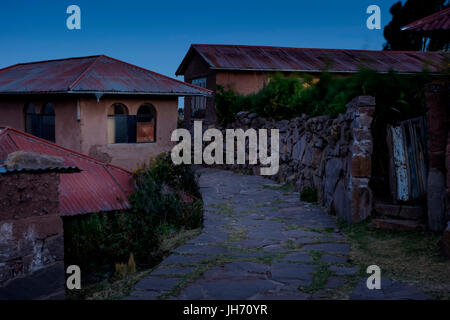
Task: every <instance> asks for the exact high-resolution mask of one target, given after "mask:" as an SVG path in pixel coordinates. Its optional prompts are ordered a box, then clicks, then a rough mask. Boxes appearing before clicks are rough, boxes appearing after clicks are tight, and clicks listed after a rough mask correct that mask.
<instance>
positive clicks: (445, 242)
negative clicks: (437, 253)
mask: <svg viewBox="0 0 450 320" xmlns="http://www.w3.org/2000/svg"><path fill="white" fill-rule="evenodd" d="M441 248H442V253H443V254H444V255H445V256H446V257H447V258H450V222H448V223H447V228H446V229H445V231H444V233H443V234H442V238H441Z"/></svg>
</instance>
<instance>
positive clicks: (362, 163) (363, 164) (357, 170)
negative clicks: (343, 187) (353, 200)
mask: <svg viewBox="0 0 450 320" xmlns="http://www.w3.org/2000/svg"><path fill="white" fill-rule="evenodd" d="M351 163H352V176H353V177H356V178H369V177H371V176H372V159H371V157H370V156H369V157H364V156H354V157H353V158H352V162H351Z"/></svg>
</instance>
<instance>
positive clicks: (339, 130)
mask: <svg viewBox="0 0 450 320" xmlns="http://www.w3.org/2000/svg"><path fill="white" fill-rule="evenodd" d="M374 111H375V99H374V98H373V97H369V96H360V97H357V98H355V99H354V100H352V101H351V102H350V103H349V104H348V105H347V112H346V113H345V114H341V115H340V116H339V117H338V118H336V119H331V118H330V117H328V116H319V117H312V118H311V117H307V116H306V115H303V116H302V117H300V118H295V119H292V120H281V121H269V120H266V119H264V118H260V117H258V116H257V115H256V114H251V113H248V112H240V113H238V114H237V116H236V121H235V122H234V123H232V124H231V125H229V126H228V127H227V128H233V129H237V128H241V129H244V130H247V129H248V128H254V129H261V128H266V129H276V128H278V129H279V133H280V169H279V171H278V174H277V175H275V176H268V177H270V178H272V179H275V180H277V181H280V182H286V183H291V184H294V185H295V186H296V188H297V189H298V190H299V191H301V190H302V189H303V188H305V187H313V188H316V190H317V195H318V199H319V201H320V202H321V203H323V204H324V205H325V206H326V207H327V208H329V210H330V211H331V212H333V213H336V214H337V215H338V216H339V217H340V218H342V219H344V220H346V221H347V222H348V223H354V222H359V221H362V220H364V219H365V218H366V217H368V216H369V215H370V214H371V211H372V191H371V189H370V187H369V180H370V177H371V156H372V147H373V146H372V144H373V142H372V135H371V130H370V127H371V123H372V115H373V113H374ZM221 129H222V130H224V129H223V128H221ZM220 167H222V168H223V167H228V168H229V169H233V170H240V171H249V170H251V171H253V172H254V173H257V172H258V167H257V166H253V165H248V164H245V165H220Z"/></svg>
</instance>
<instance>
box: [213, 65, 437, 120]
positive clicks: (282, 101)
mask: <svg viewBox="0 0 450 320" xmlns="http://www.w3.org/2000/svg"><path fill="white" fill-rule="evenodd" d="M427 81H429V76H428V74H427V73H426V72H423V73H421V74H417V75H399V74H398V73H395V72H389V73H388V74H379V73H377V72H375V71H373V70H367V69H366V70H360V71H359V72H358V73H356V74H354V75H352V76H348V77H342V76H333V75H331V74H330V73H329V72H326V71H324V72H323V73H322V74H321V75H320V77H319V78H318V79H317V80H316V81H313V79H312V77H311V76H309V75H300V76H299V75H297V76H290V77H283V76H282V75H279V74H277V75H275V76H274V77H272V78H271V79H270V82H269V84H268V85H267V86H266V87H264V88H263V89H262V90H260V91H259V92H258V93H256V94H252V95H248V96H242V95H239V94H236V93H234V92H233V91H229V90H224V89H223V88H219V90H218V91H217V94H216V102H215V103H216V104H215V107H216V111H217V115H218V118H219V122H220V123H221V124H222V125H225V124H228V123H230V122H233V121H234V118H235V115H236V113H237V112H239V111H250V112H255V113H257V114H258V115H259V116H261V117H265V118H269V119H275V120H280V119H290V118H293V117H298V116H301V115H302V114H307V115H309V116H318V115H330V116H331V117H337V116H338V115H339V114H340V113H344V112H345V110H346V104H347V103H348V102H350V101H351V100H352V99H353V98H355V97H357V96H359V95H372V96H374V97H375V99H376V102H377V114H378V115H379V116H380V118H381V119H382V121H383V122H386V121H389V122H391V123H392V122H395V121H398V120H404V119H408V118H411V117H415V116H419V115H421V114H423V113H424V103H423V101H424V92H423V89H424V84H425V83H426V82H427Z"/></svg>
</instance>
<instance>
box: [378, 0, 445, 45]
mask: <svg viewBox="0 0 450 320" xmlns="http://www.w3.org/2000/svg"><path fill="white" fill-rule="evenodd" d="M448 6H450V4H449V1H448V0H407V1H406V2H405V3H404V4H402V2H401V1H399V2H397V3H395V4H394V5H393V6H392V7H391V10H390V12H391V14H392V21H391V22H389V24H388V25H386V27H385V28H384V38H385V39H386V43H385V44H384V47H383V50H414V51H419V50H422V47H423V37H422V35H420V34H416V33H415V32H406V31H402V30H401V28H402V27H404V26H406V25H407V24H409V23H411V22H413V21H416V20H418V19H421V18H424V17H426V16H429V15H430V14H433V13H435V12H438V11H441V10H443V9H445V8H447V7H448ZM444 44H445V41H443V40H438V39H431V40H430V42H429V43H428V45H427V48H425V49H427V50H429V51H435V50H441V49H442V48H443V47H444Z"/></svg>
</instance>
